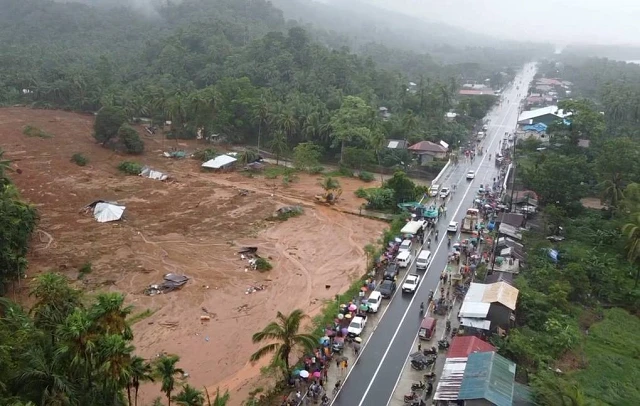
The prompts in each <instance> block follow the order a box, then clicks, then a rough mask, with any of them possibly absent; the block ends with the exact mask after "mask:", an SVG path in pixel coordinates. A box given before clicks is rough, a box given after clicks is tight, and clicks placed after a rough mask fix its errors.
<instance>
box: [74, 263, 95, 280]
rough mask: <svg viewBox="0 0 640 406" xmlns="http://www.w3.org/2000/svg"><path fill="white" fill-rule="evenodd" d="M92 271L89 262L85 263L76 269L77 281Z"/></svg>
mask: <svg viewBox="0 0 640 406" xmlns="http://www.w3.org/2000/svg"><path fill="white" fill-rule="evenodd" d="M91 271H93V268H92V265H91V262H85V263H84V264H83V265H82V266H81V267H80V269H78V279H82V278H84V276H85V275H88V274H90V273H91Z"/></svg>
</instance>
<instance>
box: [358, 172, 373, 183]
mask: <svg viewBox="0 0 640 406" xmlns="http://www.w3.org/2000/svg"><path fill="white" fill-rule="evenodd" d="M358 179H360V180H361V181H363V182H373V180H374V179H375V175H374V174H373V173H371V172H367V171H360V173H359V174H358Z"/></svg>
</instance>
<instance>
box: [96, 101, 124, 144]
mask: <svg viewBox="0 0 640 406" xmlns="http://www.w3.org/2000/svg"><path fill="white" fill-rule="evenodd" d="M126 121H127V117H126V115H125V114H124V112H123V111H122V109H120V108H118V107H111V106H107V107H103V108H101V109H100V111H99V112H98V115H97V116H96V121H95V122H94V123H93V136H94V137H95V139H96V140H97V141H98V142H100V143H102V145H106V144H107V143H108V142H109V141H111V139H112V138H115V137H116V135H118V131H119V130H120V127H122V124H124V123H125V122H126Z"/></svg>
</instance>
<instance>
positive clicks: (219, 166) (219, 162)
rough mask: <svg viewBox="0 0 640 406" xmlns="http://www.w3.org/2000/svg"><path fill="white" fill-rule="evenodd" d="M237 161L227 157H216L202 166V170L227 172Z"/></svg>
mask: <svg viewBox="0 0 640 406" xmlns="http://www.w3.org/2000/svg"><path fill="white" fill-rule="evenodd" d="M237 160H238V159H237V158H234V157H232V156H229V155H218V156H217V157H215V158H213V159H210V160H208V161H207V162H205V163H203V164H202V167H203V168H206V169H214V170H222V171H224V170H229V169H231V168H232V167H233V165H234V164H235V163H236V161H237Z"/></svg>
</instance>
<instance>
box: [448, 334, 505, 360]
mask: <svg viewBox="0 0 640 406" xmlns="http://www.w3.org/2000/svg"><path fill="white" fill-rule="evenodd" d="M495 350H496V348H495V347H494V346H493V345H491V344H489V343H488V342H486V341H484V340H481V339H479V338H478V337H474V336H456V337H454V338H453V340H451V346H450V347H449V351H448V352H447V358H466V357H468V356H469V354H472V353H474V352H488V351H495Z"/></svg>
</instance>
